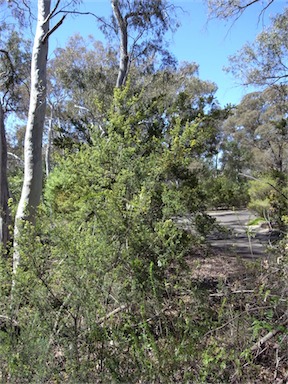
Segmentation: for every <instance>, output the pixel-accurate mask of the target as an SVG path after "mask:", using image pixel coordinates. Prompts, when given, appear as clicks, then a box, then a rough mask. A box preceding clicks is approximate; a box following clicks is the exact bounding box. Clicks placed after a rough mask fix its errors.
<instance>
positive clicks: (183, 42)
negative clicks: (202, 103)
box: [50, 0, 286, 106]
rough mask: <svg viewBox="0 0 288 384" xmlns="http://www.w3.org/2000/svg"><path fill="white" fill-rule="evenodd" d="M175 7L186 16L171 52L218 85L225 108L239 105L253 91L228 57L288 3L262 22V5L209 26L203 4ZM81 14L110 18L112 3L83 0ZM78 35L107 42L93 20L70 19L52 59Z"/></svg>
mask: <svg viewBox="0 0 288 384" xmlns="http://www.w3.org/2000/svg"><path fill="white" fill-rule="evenodd" d="M173 3H174V4H175V5H177V6H180V7H181V8H182V9H183V12H182V11H180V10H179V13H178V14H179V19H180V23H181V26H180V27H179V29H178V30H177V31H176V33H175V34H174V35H173V36H171V37H169V40H170V41H171V44H170V50H171V51H172V52H173V53H174V55H175V56H176V58H177V59H178V61H179V62H181V61H193V62H196V63H198V64H199V66H200V68H199V77H200V78H201V79H203V80H211V81H213V82H215V83H216V84H217V86H218V92H217V98H218V100H219V102H220V104H221V105H222V106H224V105H225V104H227V103H234V104H237V103H239V101H240V100H241V98H242V97H243V96H244V94H245V93H247V92H248V91H249V90H247V89H245V88H243V87H241V85H239V81H237V80H236V79H235V78H233V76H232V75H231V74H227V73H225V72H224V71H223V67H224V66H227V65H228V63H229V61H228V56H230V55H233V54H234V53H236V51H237V50H239V49H240V48H241V47H242V46H243V45H244V44H245V43H246V42H249V41H250V42H252V41H253V40H254V39H255V37H256V36H257V34H258V33H259V32H260V31H261V30H262V29H263V27H265V26H266V27H267V26H268V25H269V22H270V16H271V15H273V14H275V13H277V12H281V11H283V8H284V6H285V3H286V2H285V1H284V0H283V1H281V0H276V1H275V2H274V3H273V4H272V6H271V7H269V8H268V10H267V11H266V12H265V15H264V16H263V17H261V18H260V19H259V14H260V12H261V4H259V5H257V4H256V5H254V6H251V7H250V8H249V9H248V10H247V11H246V12H245V13H244V14H243V15H242V16H241V17H240V18H239V19H238V20H237V21H236V22H235V23H232V21H229V22H224V21H220V20H211V21H209V22H207V19H208V17H207V9H206V7H205V4H204V2H203V1H200V0H174V1H173ZM81 10H82V11H84V12H85V11H91V12H94V13H96V14H97V15H99V16H107V15H108V14H109V13H110V12H111V7H110V1H109V0H83V4H82V5H81ZM75 33H79V34H81V35H82V36H87V35H89V34H92V35H93V36H94V37H95V38H96V39H99V40H104V37H103V35H102V33H101V32H100V31H99V29H98V26H97V24H96V22H95V19H94V18H93V17H91V16H79V17H76V18H75V17H69V18H68V17H67V18H66V20H65V21H64V23H63V25H62V26H61V27H60V28H59V29H58V30H57V31H56V32H55V33H54V34H53V35H52V36H51V41H50V55H52V54H53V49H54V48H55V47H64V46H65V43H66V42H67V40H68V38H69V36H72V35H73V34H75ZM250 91H251V90H250Z"/></svg>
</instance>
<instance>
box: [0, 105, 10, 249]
mask: <svg viewBox="0 0 288 384" xmlns="http://www.w3.org/2000/svg"><path fill="white" fill-rule="evenodd" d="M0 175H1V176H0V177H1V178H0V243H1V244H2V246H3V248H4V249H5V248H6V246H7V243H8V241H9V224H10V211H9V207H8V197H9V188H8V179H7V142H6V135H5V124H4V112H3V108H2V105H1V103H0Z"/></svg>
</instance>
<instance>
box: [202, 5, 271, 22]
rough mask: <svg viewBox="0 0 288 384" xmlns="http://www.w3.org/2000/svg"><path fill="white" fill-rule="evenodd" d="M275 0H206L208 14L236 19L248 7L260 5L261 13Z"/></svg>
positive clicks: (223, 18) (220, 17)
mask: <svg viewBox="0 0 288 384" xmlns="http://www.w3.org/2000/svg"><path fill="white" fill-rule="evenodd" d="M274 1H275V0H264V1H263V0H230V1H226V0H206V3H207V4H208V9H209V14H210V16H211V17H216V18H218V19H222V20H227V19H234V20H235V19H238V18H239V17H240V16H241V15H242V14H243V13H244V12H245V11H246V10H247V9H248V8H252V7H253V6H255V5H260V7H261V9H260V15H261V14H263V13H264V12H265V11H266V10H267V9H268V8H269V7H270V6H271V5H272V3H274Z"/></svg>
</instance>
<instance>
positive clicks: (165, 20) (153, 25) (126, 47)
mask: <svg viewBox="0 0 288 384" xmlns="http://www.w3.org/2000/svg"><path fill="white" fill-rule="evenodd" d="M111 6H112V11H113V14H112V16H111V25H110V28H108V27H107V25H109V23H105V24H102V29H103V31H104V32H106V33H107V34H108V35H109V36H111V29H112V35H113V34H114V35H116V36H117V37H118V43H119V68H118V76H117V81H116V87H121V86H122V85H124V84H125V81H126V80H127V76H128V72H129V68H130V66H131V63H132V62H133V61H135V60H138V61H139V60H141V59H143V58H144V59H145V61H146V64H147V69H149V65H152V66H153V65H154V64H155V62H154V58H155V56H156V55H157V54H161V55H162V57H163V58H164V60H166V61H167V60H168V61H169V60H173V59H172V56H171V55H170V54H169V52H168V50H167V49H166V47H165V34H166V33H167V32H168V31H169V30H170V31H174V30H175V29H176V28H177V26H178V25H177V22H176V21H175V19H174V15H175V7H174V6H173V4H172V3H170V2H169V1H167V0H142V1H138V0H111ZM147 59H148V60H147ZM151 60H152V62H151Z"/></svg>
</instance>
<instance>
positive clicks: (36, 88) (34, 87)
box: [13, 0, 51, 273]
mask: <svg viewBox="0 0 288 384" xmlns="http://www.w3.org/2000/svg"><path fill="white" fill-rule="evenodd" d="M50 8H51V0H38V20H37V26H36V32H35V37H34V46H33V52H32V61H31V90H30V104H29V114H28V121H27V127H26V134H25V142H24V181H23V187H22V192H21V198H20V202H19V205H18V209H17V213H16V218H15V229H14V246H15V250H14V257H13V271H14V273H15V272H16V270H17V266H18V264H19V261H20V256H19V250H18V246H17V245H18V238H19V235H20V230H21V226H22V223H23V222H24V221H29V222H30V223H32V224H34V221H35V214H36V209H37V206H38V205H39V202H40V198H41V193H42V136H43V127H44V120H45V112H46V82H47V80H46V69H47V55H48V31H49V20H50Z"/></svg>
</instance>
